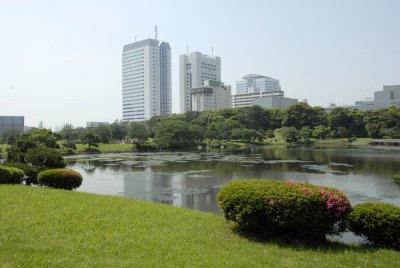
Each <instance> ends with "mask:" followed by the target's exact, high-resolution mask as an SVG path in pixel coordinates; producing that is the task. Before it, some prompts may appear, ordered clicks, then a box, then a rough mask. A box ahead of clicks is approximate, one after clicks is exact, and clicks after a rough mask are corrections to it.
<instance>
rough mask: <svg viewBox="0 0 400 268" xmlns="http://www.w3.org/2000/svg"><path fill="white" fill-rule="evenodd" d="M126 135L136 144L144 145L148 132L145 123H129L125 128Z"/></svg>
mask: <svg viewBox="0 0 400 268" xmlns="http://www.w3.org/2000/svg"><path fill="white" fill-rule="evenodd" d="M127 135H128V137H129V138H131V139H134V140H135V141H136V142H137V143H138V144H144V143H145V142H146V141H147V139H148V138H149V135H150V130H149V127H148V126H147V124H146V123H145V122H130V123H129V124H128V127H127Z"/></svg>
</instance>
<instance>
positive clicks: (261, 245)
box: [0, 185, 400, 267]
mask: <svg viewBox="0 0 400 268" xmlns="http://www.w3.org/2000/svg"><path fill="white" fill-rule="evenodd" d="M0 196H1V198H0V208H1V209H0V267H105V266H107V267H120V266H125V267H132V266H145V267H148V266H160V267H171V266H175V267H182V266H191V267H204V266H206V267H208V266H213V267H249V266H251V267H254V266H258V267H313V266H314V267H400V252H396V251H393V250H386V249H377V248H368V247H362V246H348V245H343V244H339V243H327V244H324V245H319V246H305V245H304V244H299V243H296V244H292V245H287V244H282V243H278V242H272V241H267V242H265V241H264V242H259V241H255V240H253V239H249V238H247V237H246V236H243V235H240V234H239V233H237V232H236V231H235V225H234V224H232V223H227V222H226V221H225V220H224V218H223V217H222V216H217V215H213V214H210V213H203V212H198V211H193V210H189V209H182V208H175V207H172V206H167V205H159V204H155V203H151V202H145V201H138V200H132V199H127V198H122V197H113V196H102V195H94V194H87V193H80V192H73V191H65V190H51V189H44V188H39V187H28V186H21V185H17V186H10V185H0Z"/></svg>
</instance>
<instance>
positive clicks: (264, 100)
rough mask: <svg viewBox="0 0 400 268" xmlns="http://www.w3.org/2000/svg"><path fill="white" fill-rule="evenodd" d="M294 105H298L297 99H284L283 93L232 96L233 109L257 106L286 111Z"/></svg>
mask: <svg viewBox="0 0 400 268" xmlns="http://www.w3.org/2000/svg"><path fill="white" fill-rule="evenodd" d="M296 103H298V100H297V99H291V98H286V97H285V96H284V92H283V91H280V92H275V93H268V92H258V93H247V94H236V95H233V96H232V107H233V108H238V107H245V106H252V105H259V106H261V107H263V108H269V109H272V108H276V109H286V108H288V107H290V106H292V105H294V104H296Z"/></svg>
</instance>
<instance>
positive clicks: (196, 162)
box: [67, 147, 400, 213]
mask: <svg viewBox="0 0 400 268" xmlns="http://www.w3.org/2000/svg"><path fill="white" fill-rule="evenodd" d="M67 160H68V163H69V164H68V165H69V167H71V168H73V169H76V170H78V171H80V172H81V173H82V174H83V176H84V181H83V184H82V186H81V187H80V188H79V189H78V190H80V191H87V192H94V193H101V194H112V195H123V196H128V197H133V198H140V199H144V200H148V201H153V202H158V203H162V204H170V205H174V206H180V207H187V208H193V209H197V210H202V211H209V212H213V213H219V209H218V206H217V202H216V195H217V193H218V191H219V189H220V188H221V187H222V186H223V185H225V184H226V183H228V182H229V181H230V180H232V179H237V178H268V179H279V180H295V181H309V182H311V183H314V184H318V185H327V186H333V187H338V188H340V189H342V190H343V191H344V192H345V193H346V194H347V195H348V196H349V198H350V200H351V201H352V203H353V204H357V203H360V202H365V201H384V202H389V203H394V204H397V205H400V189H399V188H398V187H397V186H396V185H394V184H393V183H392V181H391V179H390V176H391V175H393V174H396V173H400V169H399V163H400V154H399V152H398V151H390V150H374V149H368V148H353V147H352V148H321V147H318V148H311V147H289V148H286V147H277V148H270V147H269V148H261V147H258V148H247V149H240V150H236V149H234V150H223V151H208V152H207V151H196V152H193V151H191V152H178V153H168V152H164V153H124V154H110V155H97V156H90V157H89V156H87V157H79V158H75V159H74V158H70V159H67Z"/></svg>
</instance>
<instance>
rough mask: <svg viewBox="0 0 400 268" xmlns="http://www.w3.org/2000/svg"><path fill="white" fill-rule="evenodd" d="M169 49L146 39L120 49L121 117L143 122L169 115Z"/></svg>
mask: <svg viewBox="0 0 400 268" xmlns="http://www.w3.org/2000/svg"><path fill="white" fill-rule="evenodd" d="M171 106H172V95H171V49H170V46H169V44H168V43H166V42H163V41H158V40H155V39H146V40H142V41H139V42H135V43H132V44H128V45H126V46H124V48H123V51H122V119H123V120H124V121H143V120H148V119H150V118H151V117H153V116H155V115H168V114H171V111H172V110H171V108H172V107H171Z"/></svg>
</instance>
